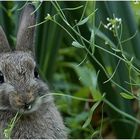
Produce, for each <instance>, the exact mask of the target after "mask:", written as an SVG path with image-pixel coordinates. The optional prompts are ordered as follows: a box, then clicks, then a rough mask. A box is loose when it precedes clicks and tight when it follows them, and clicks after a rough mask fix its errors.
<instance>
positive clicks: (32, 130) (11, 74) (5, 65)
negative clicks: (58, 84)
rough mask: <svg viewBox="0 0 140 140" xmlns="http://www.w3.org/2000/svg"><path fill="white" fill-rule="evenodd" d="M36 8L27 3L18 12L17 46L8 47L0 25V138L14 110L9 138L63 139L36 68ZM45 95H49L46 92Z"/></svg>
mask: <svg viewBox="0 0 140 140" xmlns="http://www.w3.org/2000/svg"><path fill="white" fill-rule="evenodd" d="M34 10H35V7H34V6H33V4H31V3H28V4H27V5H26V6H25V7H24V9H23V11H22V14H21V18H20V23H19V29H18V33H17V41H16V47H15V49H14V50H11V49H10V47H9V43H8V40H7V38H6V35H5V33H4V31H3V29H2V27H1V26H0V138H1V139H3V138H5V136H4V130H5V128H7V127H8V124H9V121H10V120H11V119H12V118H13V117H14V116H15V114H16V113H17V112H19V114H22V115H21V117H20V118H19V119H18V121H17V122H16V124H15V125H14V127H13V130H12V133H11V137H10V138H12V139H66V138H67V132H66V127H65V125H64V123H63V119H62V117H61V115H60V113H59V111H58V109H57V108H56V106H55V103H54V99H53V97H52V95H51V94H50V92H49V88H48V86H47V84H46V83H45V82H43V80H41V79H40V77H39V76H38V73H37V71H36V62H35V51H34V50H35V49H34V45H33V44H34V34H35V27H32V28H29V27H31V26H33V25H35V24H36V15H35V14H34V12H33V11H34ZM47 94H48V95H47Z"/></svg>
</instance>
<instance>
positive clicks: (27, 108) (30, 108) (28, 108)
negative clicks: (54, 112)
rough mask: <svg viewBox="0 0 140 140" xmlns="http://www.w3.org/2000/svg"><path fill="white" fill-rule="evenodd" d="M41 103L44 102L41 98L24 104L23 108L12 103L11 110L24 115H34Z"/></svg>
mask: <svg viewBox="0 0 140 140" xmlns="http://www.w3.org/2000/svg"><path fill="white" fill-rule="evenodd" d="M41 103H42V101H41V99H40V98H37V99H36V100H35V101H33V102H31V103H29V104H27V103H24V105H21V106H17V105H15V103H13V102H11V108H12V110H14V111H16V112H19V113H22V114H29V113H33V112H35V111H37V110H38V109H39V108H40V106H41Z"/></svg>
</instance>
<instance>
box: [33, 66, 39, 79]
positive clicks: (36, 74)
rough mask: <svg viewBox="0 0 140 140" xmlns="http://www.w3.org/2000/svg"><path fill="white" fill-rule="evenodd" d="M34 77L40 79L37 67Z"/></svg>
mask: <svg viewBox="0 0 140 140" xmlns="http://www.w3.org/2000/svg"><path fill="white" fill-rule="evenodd" d="M34 77H35V78H39V74H38V69H37V67H35V69H34Z"/></svg>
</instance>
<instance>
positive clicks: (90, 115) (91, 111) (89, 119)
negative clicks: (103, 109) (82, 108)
mask: <svg viewBox="0 0 140 140" xmlns="http://www.w3.org/2000/svg"><path fill="white" fill-rule="evenodd" d="M100 102H101V100H100V101H98V102H96V103H95V104H94V105H93V106H92V108H91V109H90V112H89V117H88V119H87V120H86V122H85V123H84V125H83V126H82V127H83V128H86V127H87V126H88V125H89V124H90V122H91V119H92V114H93V112H94V111H95V109H96V108H97V107H98V105H99V104H100Z"/></svg>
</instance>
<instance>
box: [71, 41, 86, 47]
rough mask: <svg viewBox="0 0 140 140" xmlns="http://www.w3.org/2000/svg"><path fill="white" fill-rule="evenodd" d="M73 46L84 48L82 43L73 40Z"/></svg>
mask: <svg viewBox="0 0 140 140" xmlns="http://www.w3.org/2000/svg"><path fill="white" fill-rule="evenodd" d="M72 46H74V47H76V48H84V46H82V45H81V44H80V43H78V42H76V41H73V42H72Z"/></svg>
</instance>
